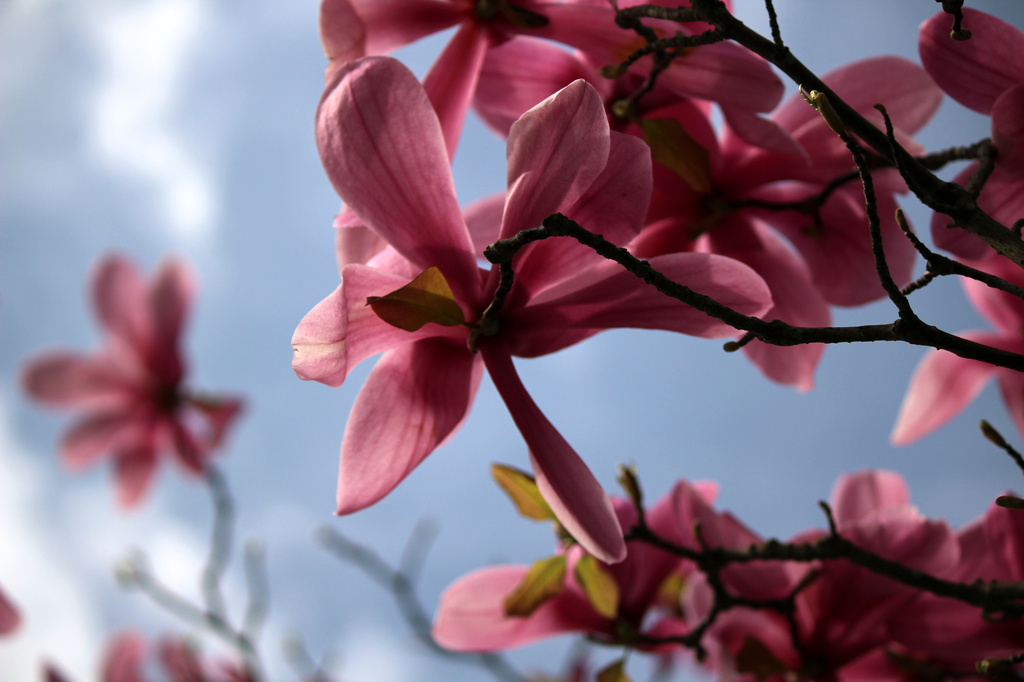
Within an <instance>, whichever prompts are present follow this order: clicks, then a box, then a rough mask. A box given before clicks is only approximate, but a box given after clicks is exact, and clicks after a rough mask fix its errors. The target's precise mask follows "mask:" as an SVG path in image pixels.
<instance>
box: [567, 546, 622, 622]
mask: <svg viewBox="0 0 1024 682" xmlns="http://www.w3.org/2000/svg"><path fill="white" fill-rule="evenodd" d="M573 574H574V575H575V576H576V582H578V583H579V584H580V587H582V588H583V592H584V593H586V595H587V600H588V601H589V602H590V605H591V606H593V607H594V610H595V611H597V612H598V613H599V614H601V615H602V616H604V617H605V618H615V616H617V615H618V613H619V586H618V584H617V583H616V582H615V578H613V577H612V575H611V574H610V573H609V572H608V571H606V570H604V568H602V567H601V564H599V563H598V562H597V559H595V558H594V557H592V556H590V555H589V554H584V555H583V557H582V558H581V559H580V560H579V561H577V562H576V568H575V569H574V570H573Z"/></svg>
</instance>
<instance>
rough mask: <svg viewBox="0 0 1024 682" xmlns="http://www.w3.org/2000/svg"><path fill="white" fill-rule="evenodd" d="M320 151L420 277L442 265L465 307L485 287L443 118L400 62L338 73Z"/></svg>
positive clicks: (370, 222)
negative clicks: (460, 198)
mask: <svg viewBox="0 0 1024 682" xmlns="http://www.w3.org/2000/svg"><path fill="white" fill-rule="evenodd" d="M316 130H317V134H316V137H317V145H318V146H319V148H320V158H321V159H322V161H323V163H324V168H325V169H326V170H327V175H328V177H329V178H330V179H331V183H332V184H333V185H334V189H335V190H336V191H337V192H338V194H339V195H340V196H341V198H342V199H343V200H344V202H345V204H346V205H348V207H349V208H351V209H352V210H353V211H354V212H355V213H356V215H358V216H359V217H360V218H361V219H362V220H363V222H364V223H365V224H366V226H367V227H369V228H370V229H372V230H373V231H374V232H376V233H377V234H378V235H380V236H381V237H382V238H383V239H384V240H385V241H387V242H388V243H389V244H391V245H392V246H393V247H394V248H395V249H396V250H397V251H398V252H399V253H401V254H402V255H403V256H405V257H406V258H407V259H408V260H410V261H411V262H412V263H414V264H415V265H417V266H419V268H420V270H426V269H427V268H428V267H431V266H436V267H438V268H440V270H441V272H443V273H444V276H445V277H446V278H447V279H448V284H449V286H451V288H452V291H453V292H455V295H456V298H458V299H460V300H471V299H472V297H473V296H475V295H476V294H477V293H478V291H479V287H480V281H479V277H480V276H479V271H478V269H477V266H476V256H475V254H474V253H473V245H472V242H471V241H470V238H469V232H468V230H467V229H466V225H465V223H463V221H462V214H461V211H460V210H459V205H458V201H457V200H456V198H455V187H454V184H453V183H452V176H451V169H450V168H449V165H448V153H447V151H446V149H445V140H444V136H443V134H442V130H441V126H440V124H439V123H438V120H437V116H436V115H435V113H434V110H433V107H432V106H431V104H430V101H429V100H428V99H427V95H426V93H425V92H424V91H423V88H422V87H421V86H420V84H419V82H418V81H417V80H416V77H415V76H413V75H412V73H411V72H410V71H409V70H408V69H407V68H406V67H405V66H403V65H402V64H401V63H400V62H397V61H395V60H393V59H390V58H387V57H367V58H364V59H359V60H356V61H354V62H350V63H349V64H347V65H346V66H345V67H344V68H342V69H341V70H340V71H339V72H338V81H337V83H336V85H335V86H334V87H332V88H328V90H327V92H326V93H325V94H324V97H323V99H322V100H321V102H320V106H319V108H318V111H317V125H316Z"/></svg>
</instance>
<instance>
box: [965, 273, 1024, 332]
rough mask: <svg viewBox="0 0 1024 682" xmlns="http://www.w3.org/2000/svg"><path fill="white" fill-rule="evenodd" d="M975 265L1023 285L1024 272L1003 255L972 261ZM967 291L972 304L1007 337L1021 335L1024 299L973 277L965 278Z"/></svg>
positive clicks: (1013, 282)
mask: <svg viewBox="0 0 1024 682" xmlns="http://www.w3.org/2000/svg"><path fill="white" fill-rule="evenodd" d="M970 265H972V266H974V267H975V268H977V269H979V270H982V271H984V272H987V273H989V274H991V275H995V276H996V277H999V278H1000V279H1004V280H1006V281H1007V282H1010V283H1011V284H1016V285H1017V286H1021V285H1024V271H1022V270H1021V269H1020V266H1018V265H1016V264H1015V263H1013V262H1011V261H1009V260H1007V259H1006V258H1004V257H1002V256H992V257H990V258H987V259H985V260H984V261H981V262H975V263H971V264H970ZM963 287H964V292H965V293H966V294H967V298H968V299H970V301H971V304H972V305H973V306H974V307H975V308H977V309H978V312H980V313H981V314H982V315H984V316H985V319H987V320H988V321H989V322H991V323H992V324H993V325H995V326H996V328H997V329H999V330H1000V331H1002V332H1003V334H1004V335H1005V336H1006V337H1007V338H1019V336H1020V330H1021V325H1022V323H1024V301H1022V300H1021V299H1019V298H1018V297H1016V296H1014V295H1013V294H1008V293H1006V292H1004V291H1000V290H998V289H993V288H992V287H990V286H988V285H987V284H984V283H983V282H979V281H977V280H974V279H968V278H966V277H965V278H963Z"/></svg>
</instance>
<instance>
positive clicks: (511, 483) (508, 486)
mask: <svg viewBox="0 0 1024 682" xmlns="http://www.w3.org/2000/svg"><path fill="white" fill-rule="evenodd" d="M491 476H493V477H494V480H495V481H497V482H498V485H500V486H501V488H502V490H504V491H505V493H506V494H507V495H508V496H509V497H510V498H511V499H512V503H513V504H514V505H516V509H518V510H519V513H520V514H522V515H523V516H525V517H526V518H528V519H536V520H538V521H547V520H548V519H554V518H555V513H554V512H553V511H551V507H549V506H548V503H547V502H546V501H545V500H544V497H543V496H542V495H541V494H540V490H539V489H538V488H537V479H535V478H534V477H533V476H531V475H530V474H528V473H526V472H524V471H520V470H519V469H514V468H512V467H510V466H506V465H504V464H492V465H491Z"/></svg>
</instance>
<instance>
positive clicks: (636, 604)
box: [433, 481, 717, 651]
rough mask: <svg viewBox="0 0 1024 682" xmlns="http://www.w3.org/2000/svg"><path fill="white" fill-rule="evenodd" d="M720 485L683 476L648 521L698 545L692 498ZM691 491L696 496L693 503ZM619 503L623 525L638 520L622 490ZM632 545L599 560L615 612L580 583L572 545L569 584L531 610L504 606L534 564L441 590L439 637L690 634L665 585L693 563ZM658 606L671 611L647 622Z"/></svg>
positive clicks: (623, 638)
mask: <svg viewBox="0 0 1024 682" xmlns="http://www.w3.org/2000/svg"><path fill="white" fill-rule="evenodd" d="M716 492H717V487H716V486H714V485H708V484H703V485H702V484H698V485H696V486H691V485H689V484H688V483H686V482H685V481H680V482H679V483H677V484H676V486H675V487H674V488H673V490H672V492H671V493H669V494H668V495H666V496H665V497H664V498H662V499H661V500H660V501H658V502H657V503H656V504H655V505H654V506H653V507H651V508H650V509H649V510H647V513H646V515H645V516H646V519H647V524H648V526H649V527H650V528H651V530H653V531H654V532H655V533H657V534H658V535H659V536H661V537H664V538H669V539H673V540H678V539H682V538H684V537H685V538H687V539H688V540H689V541H688V542H686V543H685V544H686V545H687V546H695V545H696V540H695V539H694V538H693V522H694V521H695V520H696V519H695V518H693V516H692V514H690V513H688V512H689V510H690V507H692V506H693V505H697V506H707V505H709V504H710V503H711V502H712V500H713V499H714V496H715V493H716ZM690 497H694V498H698V499H696V500H695V501H694V502H693V503H691V501H690V500H689V498H690ZM614 504H615V511H616V513H617V515H618V518H619V523H620V524H621V525H622V527H623V528H630V527H632V526H633V525H635V524H636V521H637V518H636V509H635V508H634V507H633V504H632V503H631V502H629V501H627V500H625V499H621V498H617V499H616V500H615V501H614ZM627 549H628V553H627V555H626V558H625V559H624V560H623V561H622V562H620V563H617V564H612V565H608V564H604V563H600V564H599V565H600V566H601V567H602V569H603V570H604V571H606V572H607V573H608V574H610V575H611V577H612V578H613V580H614V582H615V585H616V586H617V588H618V592H619V599H618V602H617V608H616V612H615V615H614V616H609V615H607V614H602V613H600V612H599V611H598V610H597V609H596V608H595V606H594V605H593V603H592V602H591V600H590V599H589V598H588V597H587V594H586V592H585V590H584V588H583V587H581V586H580V584H579V583H578V581H577V579H576V577H575V571H574V570H573V567H574V566H575V565H576V562H577V561H579V559H580V557H581V552H580V550H579V548H578V547H572V548H570V549H569V550H568V551H569V570H568V571H567V575H568V576H570V577H568V578H567V579H566V582H565V586H564V588H563V589H562V591H561V592H560V593H559V594H558V595H556V596H554V597H552V598H550V599H548V600H547V601H545V602H544V603H543V604H541V605H540V606H539V607H538V608H537V609H536V610H535V611H533V613H531V614H530V615H529V616H509V615H507V614H506V609H505V607H504V601H505V599H506V597H508V596H509V595H510V594H511V593H512V592H513V590H515V589H516V588H517V587H518V586H519V584H520V583H521V582H522V580H523V578H524V576H525V575H526V574H527V572H528V571H529V567H528V566H492V567H489V568H484V569H481V570H479V571H475V572H473V573H470V574H468V575H466V576H463V577H462V578H460V579H459V580H457V581H456V582H455V583H453V584H452V585H450V586H449V587H448V589H446V590H445V591H444V593H443V594H442V595H441V600H440V603H439V604H438V607H437V615H436V616H435V619H434V628H433V635H434V639H435V640H436V641H437V643H438V644H440V645H441V646H443V647H445V648H447V649H452V650H455V651H498V650H503V649H510V648H513V647H517V646H522V645H525V644H529V643H531V642H534V641H537V640H540V639H545V638H547V637H552V636H555V635H560V634H564V633H568V632H585V633H587V634H589V635H591V636H593V637H596V638H598V639H601V640H604V641H609V642H615V643H625V644H632V643H633V642H634V639H635V637H636V636H637V635H638V634H645V635H653V636H667V635H669V634H674V635H682V634H685V633H686V632H687V629H688V628H687V627H686V624H685V623H684V622H683V621H682V620H681V619H680V618H678V616H677V615H675V614H673V613H672V612H673V611H678V604H671V603H670V604H666V603H664V596H663V594H662V589H663V588H664V586H665V583H666V581H667V580H668V579H670V578H672V577H673V576H675V577H677V578H679V579H684V578H685V577H686V576H687V575H689V574H691V573H692V572H693V570H694V566H693V564H692V563H690V562H687V561H685V560H683V559H680V558H679V557H677V556H675V555H674V554H671V553H669V552H667V551H665V550H663V549H658V548H656V547H653V546H652V545H649V544H647V543H643V542H639V541H633V542H631V543H629V544H628V545H627ZM659 607H660V608H661V610H662V611H665V610H667V611H668V613H669V615H663V616H662V618H660V619H659V620H657V621H656V622H654V623H650V622H647V621H649V620H650V619H649V618H647V617H648V616H649V615H651V613H652V612H653V611H655V610H658V609H659ZM665 607H667V609H666V608H665Z"/></svg>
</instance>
